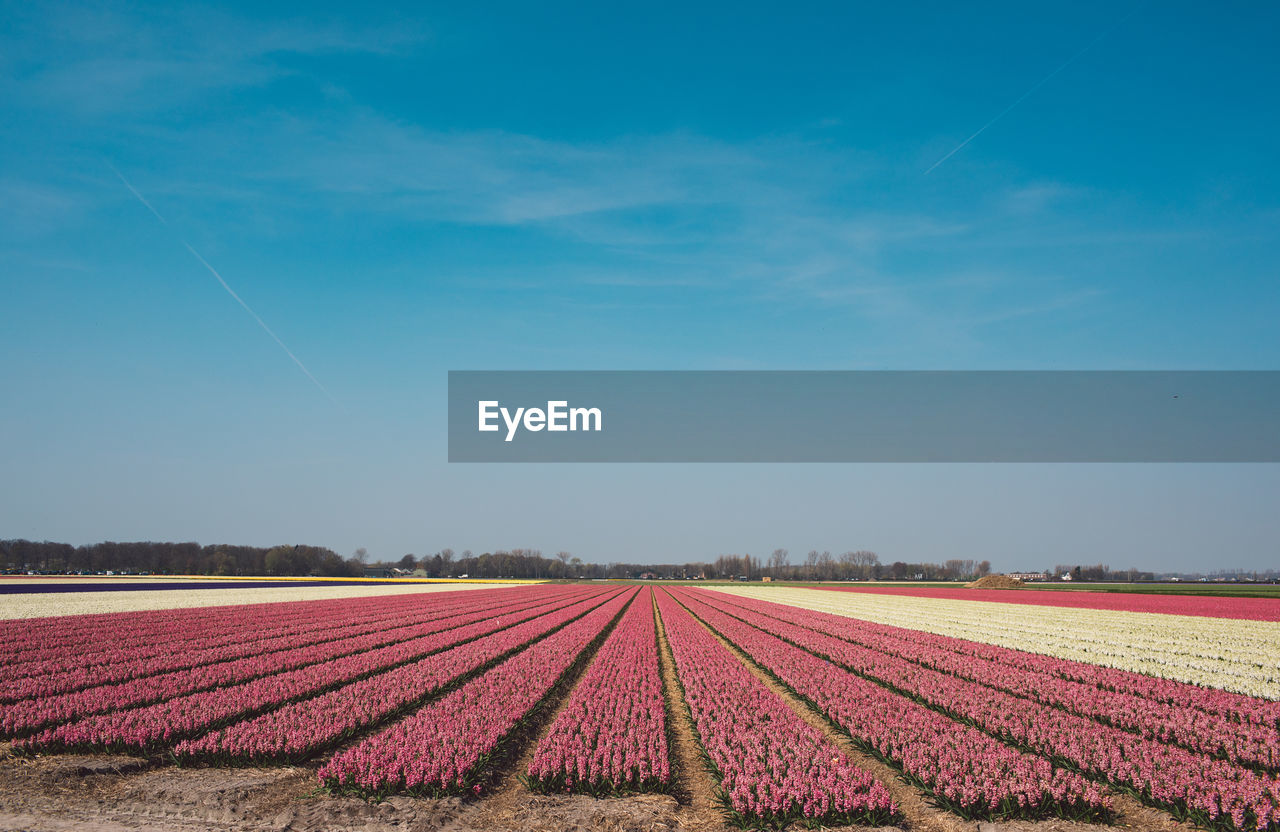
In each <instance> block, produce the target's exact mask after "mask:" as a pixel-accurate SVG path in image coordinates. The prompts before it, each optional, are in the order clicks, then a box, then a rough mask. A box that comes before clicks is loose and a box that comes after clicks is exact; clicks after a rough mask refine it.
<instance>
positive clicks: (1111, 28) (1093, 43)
mask: <svg viewBox="0 0 1280 832" xmlns="http://www.w3.org/2000/svg"><path fill="white" fill-rule="evenodd" d="M1141 7H1142V4H1139V5H1137V6H1135V7H1134V8H1133V9H1131V10H1130V11H1129V13H1128V14H1126V15H1125V16H1124V17H1122V18H1120V19H1119V20H1117V21H1116V22H1115V23H1112V24H1111V25H1110V26H1108V27H1107V28H1105V29H1103V30H1102V32H1101V34H1099V35H1098V36H1097V37H1096V38H1094V39H1093V40H1091V41H1089V43H1088V44H1087V45H1086V46H1085V47H1084V48H1083V49H1081V50H1080V51H1079V52H1077V53H1075V54H1074V55H1072V56H1071V57H1070V58H1067V59H1066V60H1065V61H1063V62H1062V64H1061V65H1060V66H1059V67H1058V68H1057V69H1055V70H1054V71H1053V72H1050V73H1049V74H1048V75H1046V76H1044V77H1043V78H1041V79H1040V80H1039V81H1037V82H1036V83H1035V84H1033V85H1032V86H1031V89H1029V90H1027V91H1026V92H1024V93H1023V94H1022V95H1020V96H1019V97H1018V100H1016V101H1014V102H1013V103H1012V104H1010V105H1009V106H1008V107H1005V108H1004V109H1003V110H1001V111H1000V112H999V113H998V114H997V115H996V117H995V118H993V119H991V121H988V122H987V123H986V124H984V125H982V126H981V127H979V128H978V129H977V130H976V131H974V133H973V135H972V136H970V137H969V138H967V139H965V140H964V141H962V142H960V144H958V145H956V146H955V147H953V148H951V152H950V153H948V154H947V155H946V156H943V157H942V158H941V159H939V160H938V161H936V162H934V163H933V164H932V165H930V166H929V169H928V170H926V171H925V172H924V175H925V176H928V175H929V174H931V173H933V171H934V169H935V168H937V167H938V166H939V165H941V164H942V163H943V162H945V161H947V160H948V159H950V158H951V157H952V156H954V155H956V154H957V153H959V152H960V151H961V150H964V148H965V146H966V145H967V144H969V142H971V141H973V140H974V139H976V138H978V136H981V135H982V134H983V133H984V132H986V129H987V128H988V127H990V126H991V125H993V124H995V123H996V122H997V121H999V120H1000V119H1002V118H1004V117H1005V116H1007V115H1008V114H1009V111H1010V110H1012V109H1013V108H1014V107H1017V106H1018V105H1019V104H1021V103H1022V102H1024V101H1026V100H1027V99H1028V98H1030V97H1031V96H1032V95H1034V94H1035V91H1036V90H1038V89H1040V88H1041V87H1043V86H1044V85H1045V84H1047V83H1049V82H1050V81H1051V80H1053V78H1054V77H1055V76H1056V75H1057V74H1058V73H1059V72H1062V70H1064V69H1066V68H1067V67H1069V66H1071V65H1072V64H1073V63H1075V62H1076V60H1077V59H1078V58H1079V57H1080V56H1081V55H1083V54H1084V53H1086V52H1088V51H1089V50H1090V49H1092V48H1093V47H1095V46H1097V45H1098V42H1099V41H1101V40H1102V39H1103V38H1105V37H1106V36H1107V35H1109V34H1111V33H1112V32H1113V31H1115V30H1116V29H1117V28H1118V27H1119V26H1121V25H1122V24H1123V23H1125V21H1127V20H1128V19H1129V18H1131V17H1133V16H1134V14H1136V13H1137V11H1138V9H1140V8H1141Z"/></svg>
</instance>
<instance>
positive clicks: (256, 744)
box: [174, 592, 616, 762]
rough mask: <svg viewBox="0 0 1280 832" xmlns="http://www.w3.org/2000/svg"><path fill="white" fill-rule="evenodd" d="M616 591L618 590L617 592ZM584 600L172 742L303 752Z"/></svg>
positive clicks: (577, 608)
mask: <svg viewBox="0 0 1280 832" xmlns="http://www.w3.org/2000/svg"><path fill="white" fill-rule="evenodd" d="M615 594H616V593H615ZM609 597H610V596H609V595H608V594H605V593H601V592H596V593H593V594H592V595H591V596H590V597H589V598H587V599H586V600H583V601H579V602H578V603H575V604H571V605H569V606H565V607H563V608H561V609H558V610H556V611H554V612H551V613H548V614H546V615H541V616H538V617H537V618H532V619H530V620H528V621H526V622H524V623H522V624H519V625H517V626H514V627H511V628H510V629H508V630H503V631H501V632H498V633H495V634H493V635H491V636H488V637H486V638H482V639H478V640H476V641H473V642H471V643H469V644H464V645H461V646H459V647H457V648H455V649H453V650H449V651H446V652H444V653H439V654H436V655H434V656H431V657H429V658H427V659H424V660H422V661H419V662H415V663H413V664H410V665H405V666H404V667H399V668H396V669H395V670H391V671H388V672H386V673H380V674H378V675H376V676H371V677H369V678H367V679H362V680H360V681H357V682H354V683H352V684H349V685H344V686H342V687H340V688H337V689H335V690H332V691H329V692H328V693H325V694H323V695H321V696H317V697H315V698H312V699H304V700H301V701H299V702H294V703H292V704H290V705H286V706H285V707H283V708H280V709H278V710H273V711H269V712H267V713H265V714H263V715H261V716H259V717H256V718H252V719H248V720H245V721H243V722H237V723H235V724H234V725H230V726H228V727H226V728H223V729H221V730H215V731H212V732H210V733H208V734H205V735H204V736H202V737H199V738H198V739H195V740H191V741H187V742H181V743H179V744H178V745H177V746H175V748H174V753H175V754H177V755H178V756H179V757H188V758H207V759H217V760H223V761H233V762H257V761H263V760H295V761H297V760H302V759H306V758H307V757H310V756H313V755H314V754H316V753H318V752H319V751H322V750H324V749H326V748H329V747H331V746H333V745H335V744H337V743H338V742H340V741H342V740H344V739H346V738H347V737H349V736H351V735H352V734H354V733H356V732H358V731H362V730H364V729H366V728H368V727H370V726H372V725H375V724H377V723H379V722H382V721H384V720H386V719H388V718H390V717H392V716H394V715H396V714H397V713H400V712H402V711H404V710H405V709H406V708H409V707H412V706H414V705H416V704H418V703H419V702H421V701H422V700H423V699H424V698H427V697H429V696H431V695H432V694H434V693H435V692H437V691H439V690H440V689H441V688H442V687H444V686H446V685H448V684H451V683H453V682H455V681H456V680H458V679H459V678H461V677H463V676H466V675H467V674H470V673H472V672H474V671H476V670H477V669H479V668H481V667H483V666H484V665H486V664H488V663H489V662H491V661H494V660H495V659H498V658H500V657H502V656H503V655H505V654H507V653H510V652H511V651H513V650H519V649H521V648H523V647H524V646H525V645H527V644H529V643H530V642H531V641H534V640H535V639H539V638H542V637H543V636H545V635H546V634H547V633H549V632H552V631H554V630H555V629H556V628H558V627H561V626H563V625H564V624H565V623H566V622H569V621H572V620H574V619H576V618H578V617H579V616H582V615H584V614H586V613H588V612H589V611H590V610H592V609H594V608H596V607H598V606H600V604H601V603H602V602H605V601H606V599H607V598H609Z"/></svg>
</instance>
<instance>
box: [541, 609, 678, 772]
mask: <svg viewBox="0 0 1280 832" xmlns="http://www.w3.org/2000/svg"><path fill="white" fill-rule="evenodd" d="M657 637H658V631H657V626H656V624H655V622H654V617H653V591H652V590H651V589H645V590H643V591H641V593H640V596H639V597H638V598H637V599H636V601H635V602H634V603H633V604H632V605H631V606H630V607H629V608H628V609H627V612H626V614H625V615H623V617H622V620H621V621H620V622H619V623H618V626H617V628H615V629H614V631H613V632H612V633H611V634H610V635H609V638H608V640H606V641H605V643H604V645H603V646H602V647H601V648H600V652H599V653H597V654H596V657H595V659H593V660H592V663H591V667H590V668H588V670H587V672H586V674H585V675H584V676H583V678H582V681H581V682H579V683H578V686H577V687H576V688H575V689H574V691H573V695H572V696H571V697H570V699H569V701H568V703H566V704H565V706H564V709H563V710H561V712H560V715H559V716H558V717H557V718H556V721H555V723H554V724H552V726H551V729H550V731H549V732H548V733H547V735H546V736H545V737H543V739H542V741H541V742H539V743H538V747H537V748H536V749H535V751H534V755H533V761H532V762H531V763H530V764H529V771H528V776H529V781H530V784H531V785H532V786H533V787H535V788H538V789H540V790H545V791H566V792H572V791H585V792H589V793H591V794H596V795H599V794H605V793H611V792H618V791H665V790H666V789H668V788H669V787H670V784H671V763H670V760H669V758H668V755H667V719H666V704H665V700H664V699H663V696H662V673H661V671H660V670H659V667H658V651H657Z"/></svg>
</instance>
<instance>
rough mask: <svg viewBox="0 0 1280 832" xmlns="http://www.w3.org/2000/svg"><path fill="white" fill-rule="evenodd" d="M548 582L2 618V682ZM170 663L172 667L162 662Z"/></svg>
mask: <svg viewBox="0 0 1280 832" xmlns="http://www.w3.org/2000/svg"><path fill="white" fill-rule="evenodd" d="M553 589H554V588H553V587H536V586H535V587H520V588H505V589H500V590H476V591H473V592H464V593H454V592H443V593H442V592H435V591H429V592H424V593H413V594H407V595H396V596H389V597H388V596H374V597H363V598H342V599H333V600H324V601H280V602H274V603H260V604H238V605H232V606H219V607H198V608H194V609H172V610H156V611H150V612H130V613H110V614H98V615H77V616H74V617H54V618H34V619H18V620H10V621H0V635H3V638H0V681H10V680H13V679H21V678H30V677H37V676H42V675H47V674H52V673H58V672H66V671H84V670H85V669H87V668H90V667H95V668H99V669H102V670H105V669H108V668H111V667H113V666H118V665H132V664H134V663H138V662H143V661H146V660H147V659H150V658H152V657H164V656H170V655H174V654H183V652H184V649H185V648H188V647H190V646H192V645H201V646H204V647H208V648H217V647H223V646H229V645H236V644H250V645H251V644H254V643H255V642H258V641H262V640H264V639H269V638H273V637H275V636H281V635H297V634H300V633H304V632H308V631H312V630H320V631H322V630H325V629H327V628H329V627H331V626H335V625H341V624H342V623H344V622H354V621H358V620H361V617H363V618H364V619H365V620H374V619H378V618H394V617H395V616H397V615H399V616H404V615H417V614H419V613H423V612H428V613H429V612H432V611H436V610H440V611H444V610H447V609H449V608H454V609H462V608H464V607H465V605H467V604H474V603H481V604H484V603H488V602H490V601H496V600H499V599H500V598H502V597H504V595H503V594H504V593H507V595H506V596H505V597H513V596H512V595H511V594H512V593H517V592H518V593H528V592H546V591H549V590H553ZM166 669H173V668H166Z"/></svg>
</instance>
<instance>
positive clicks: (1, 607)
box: [0, 581, 516, 619]
mask: <svg viewBox="0 0 1280 832" xmlns="http://www.w3.org/2000/svg"><path fill="white" fill-rule="evenodd" d="M201 583H202V582H201V581H192V582H191V584H192V586H193V587H199V586H200V585H201ZM504 586H516V584H500V583H477V584H461V583H459V584H376V583H368V584H357V585H343V586H296V587H291V586H288V585H285V586H283V587H279V588H277V587H245V588H243V589H241V588H240V587H226V588H223V589H208V588H205V589H199V588H196V589H142V590H119V591H112V592H41V593H32V594H29V595H27V594H21V595H0V619H6V618H38V617H41V616H46V615H84V614H87V613H100V612H133V611H137V610H169V609H182V608H187V607H217V606H221V605H223V604H265V603H269V602H274V601H321V600H326V599H330V598H363V597H365V596H370V595H407V594H409V593H415V592H459V591H463V590H476V589H498V588H500V587H504Z"/></svg>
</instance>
